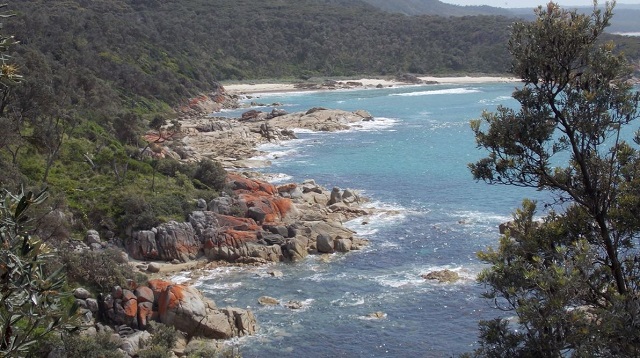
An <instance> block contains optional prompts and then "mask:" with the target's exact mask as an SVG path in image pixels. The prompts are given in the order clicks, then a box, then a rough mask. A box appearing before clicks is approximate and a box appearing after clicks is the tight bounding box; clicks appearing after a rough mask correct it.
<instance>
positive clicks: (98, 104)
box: [0, 0, 640, 232]
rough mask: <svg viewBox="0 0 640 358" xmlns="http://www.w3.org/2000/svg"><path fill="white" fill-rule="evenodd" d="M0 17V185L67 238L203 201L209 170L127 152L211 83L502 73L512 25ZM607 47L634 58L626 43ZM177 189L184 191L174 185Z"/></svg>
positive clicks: (188, 9)
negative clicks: (15, 77)
mask: <svg viewBox="0 0 640 358" xmlns="http://www.w3.org/2000/svg"><path fill="white" fill-rule="evenodd" d="M7 8H8V10H9V11H11V12H12V13H13V14H14V16H11V17H8V18H5V19H4V24H3V25H4V30H3V31H4V32H5V33H7V34H12V35H13V36H15V40H17V41H19V44H17V45H14V46H11V47H9V48H8V51H9V52H8V53H9V54H10V55H11V57H10V61H11V63H13V64H15V65H16V66H17V68H18V70H19V72H20V74H21V75H23V76H24V80H23V81H21V82H20V83H19V84H17V85H15V86H10V87H6V88H4V90H3V91H2V93H3V96H2V101H1V102H0V114H2V116H3V118H2V121H3V122H4V124H5V128H8V129H9V130H8V131H7V132H8V134H7V135H5V138H4V139H3V141H2V143H0V148H1V152H0V154H1V155H0V167H1V168H2V173H3V174H2V176H1V178H0V184H1V185H2V186H4V187H10V188H16V187H17V186H18V185H19V184H20V183H28V184H29V185H36V186H37V185H44V184H47V185H49V186H50V187H51V194H52V195H53V196H54V197H57V198H59V200H58V201H56V202H57V203H59V205H61V206H63V207H65V208H66V209H65V210H69V211H70V212H71V213H73V218H74V219H73V220H71V221H70V222H71V223H72V226H73V229H72V231H78V230H80V231H81V230H84V229H87V228H92V227H100V228H103V229H105V230H113V231H116V232H118V231H122V230H126V229H131V228H139V227H149V226H151V225H154V224H157V223H158V222H160V221H163V220H167V219H169V218H172V217H180V216H181V215H183V213H184V210H187V209H188V207H189V205H188V204H186V203H188V202H189V200H191V199H194V198H195V197H196V196H198V195H199V196H203V195H205V194H203V193H202V192H199V191H198V190H206V189H207V188H210V187H211V185H207V184H206V183H207V181H208V180H207V179H203V175H204V174H203V175H201V177H200V179H198V178H197V172H198V170H201V171H204V172H207V171H213V172H215V171H216V170H217V169H215V168H214V167H211V164H207V165H206V166H205V167H204V168H200V169H198V167H197V165H195V164H193V165H191V166H189V167H188V168H187V166H185V165H179V164H177V163H173V162H171V160H168V159H167V160H162V161H160V162H158V161H156V160H155V159H153V158H148V157H144V158H143V157H142V156H141V155H140V154H139V153H140V150H141V149H142V148H144V147H145V146H147V145H148V143H146V142H145V141H143V140H141V135H142V134H143V133H144V132H146V131H148V130H153V129H154V128H155V129H156V130H157V128H159V126H160V125H162V124H163V123H169V122H170V120H171V119H172V116H174V115H173V114H171V113H172V111H171V108H174V107H176V106H178V105H179V104H180V103H182V102H183V101H185V100H186V99H187V98H189V97H192V96H196V95H198V94H201V93H204V92H207V91H210V90H212V89H214V88H215V87H216V86H217V84H216V83H217V81H220V80H234V79H235V80H239V79H260V78H285V77H288V78H299V77H305V78H306V77H307V76H346V75H367V74H368V75H385V74H391V75H394V74H397V73H403V72H413V73H429V74H452V73H501V74H502V73H505V72H506V71H507V70H508V69H509V64H510V58H509V56H508V52H507V38H508V34H509V29H510V26H511V22H512V20H511V19H508V18H505V17H492V16H478V17H455V18H453V17H452V18H444V17H437V16H411V17H409V16H405V15H401V14H389V13H385V12H383V11H381V10H378V9H376V8H374V7H373V6H371V5H369V4H366V3H364V2H355V1H353V0H351V1H347V0H334V1H328V0H327V1H324V0H302V1H297V2H283V1H280V0H267V1H260V2H253V1H248V0H239V1H228V0H217V1H209V0H207V1H205V0H200V1H189V2H185V1H176V0H170V1H140V0H127V1H125V0H100V1H85V0H77V1H42V0H31V1H20V2H14V3H12V4H10V6H8V7H7ZM615 41H617V42H618V44H619V46H620V48H621V49H623V50H624V51H625V53H627V54H628V55H631V56H633V57H634V61H635V63H637V61H638V60H637V58H640V51H639V50H638V48H640V46H638V43H637V41H635V40H634V39H630V38H621V37H618V38H615ZM167 162H170V163H169V164H167ZM176 173H177V174H180V175H178V176H177V177H176V175H177V174H176ZM201 174H202V173H201ZM156 175H158V176H159V178H160V179H158V180H157V181H156ZM165 176H167V177H165ZM185 176H186V178H187V179H185ZM204 176H205V177H206V175H204ZM185 180H187V181H188V182H191V181H193V183H194V184H192V185H191V186H190V187H191V188H192V189H187V190H183V189H182V188H181V187H183V186H184V182H185ZM194 180H195V181H194ZM211 180H213V179H211ZM209 181H210V180H209ZM213 181H214V182H215V180H213ZM163 185H164V187H163ZM140 187H145V188H147V189H146V190H147V191H148V193H145V192H144V191H141V190H140ZM114 188H119V189H118V191H117V192H118V193H119V195H112V191H113V189H114ZM134 192H135V195H134V194H131V193H134ZM152 193H159V194H154V195H148V194H152ZM207 195H212V194H207ZM131 217H136V219H135V220H133V219H131Z"/></svg>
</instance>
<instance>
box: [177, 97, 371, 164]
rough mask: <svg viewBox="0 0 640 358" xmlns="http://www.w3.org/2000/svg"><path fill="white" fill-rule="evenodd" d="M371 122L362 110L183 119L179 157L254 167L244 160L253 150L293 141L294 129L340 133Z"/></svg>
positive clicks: (274, 111)
mask: <svg viewBox="0 0 640 358" xmlns="http://www.w3.org/2000/svg"><path fill="white" fill-rule="evenodd" d="M370 120H373V117H372V116H371V114H369V113H368V112H366V111H364V110H358V111H355V112H348V111H342V110H332V109H326V108H314V109H313V110H309V111H307V112H296V113H286V112H285V111H283V110H281V109H272V110H271V111H270V112H262V111H260V110H257V109H252V110H249V111H247V112H245V113H244V114H243V115H242V117H241V118H238V119H229V118H222V117H220V118H212V117H204V116H201V117H194V116H191V117H185V118H183V119H182V121H181V123H180V124H181V130H182V132H183V137H182V138H181V141H182V144H183V148H182V149H181V150H180V156H181V157H183V159H187V160H199V159H201V158H203V157H207V158H213V159H216V160H218V161H220V162H221V163H222V164H223V165H224V166H225V167H226V168H232V169H238V168H247V167H256V166H260V164H259V163H257V162H255V161H250V160H247V158H251V157H255V156H257V155H258V154H260V153H259V151H258V150H257V149H256V147H257V146H258V145H259V144H262V143H265V142H278V141H283V140H290V139H295V138H296V135H295V129H298V128H300V129H307V130H313V131H339V130H345V129H349V128H350V127H351V126H353V125H357V124H358V123H360V122H363V121H370Z"/></svg>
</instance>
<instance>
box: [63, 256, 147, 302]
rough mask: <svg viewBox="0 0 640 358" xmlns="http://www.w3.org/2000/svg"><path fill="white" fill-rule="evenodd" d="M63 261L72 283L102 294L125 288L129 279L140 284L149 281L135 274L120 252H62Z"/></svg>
mask: <svg viewBox="0 0 640 358" xmlns="http://www.w3.org/2000/svg"><path fill="white" fill-rule="evenodd" d="M61 259H62V262H63V263H64V264H65V266H66V268H67V276H68V278H69V280H70V281H73V282H77V283H80V284H82V285H84V286H87V287H89V288H91V289H94V290H97V291H100V292H101V291H104V290H111V288H112V287H114V286H125V285H126V281H127V279H130V280H134V281H136V282H138V283H142V282H145V281H146V279H147V278H146V276H144V275H140V274H137V272H136V273H134V271H133V270H131V267H130V266H129V265H128V264H126V260H124V258H123V257H122V255H121V254H120V251H118V250H115V249H107V250H104V251H101V252H96V251H88V252H82V253H75V252H62V253H61Z"/></svg>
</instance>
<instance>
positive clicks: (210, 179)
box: [193, 159, 227, 191]
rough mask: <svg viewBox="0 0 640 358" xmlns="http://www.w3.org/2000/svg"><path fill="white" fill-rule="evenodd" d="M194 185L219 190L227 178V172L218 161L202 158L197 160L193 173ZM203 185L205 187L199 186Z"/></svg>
mask: <svg viewBox="0 0 640 358" xmlns="http://www.w3.org/2000/svg"><path fill="white" fill-rule="evenodd" d="M193 177H194V179H196V180H194V185H195V186H196V187H199V188H200V189H212V190H215V191H220V190H222V189H223V188H224V185H225V183H226V179H227V172H226V171H225V170H224V168H223V167H222V164H220V162H214V161H213V160H209V159H203V160H201V161H200V162H198V165H197V166H196V171H195V173H194V175H193ZM202 185H204V186H205V187H204V188H203V187H201V186H202Z"/></svg>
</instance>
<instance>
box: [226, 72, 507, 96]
mask: <svg viewBox="0 0 640 358" xmlns="http://www.w3.org/2000/svg"><path fill="white" fill-rule="evenodd" d="M419 78H420V79H421V80H423V81H436V82H438V83H443V84H447V83H448V84H451V83H457V84H465V83H496V82H499V83H506V82H518V81H519V80H518V79H517V78H511V77H491V76H484V77H470V76H464V77H434V76H426V77H419ZM339 82H342V83H346V82H360V83H362V85H363V86H364V87H375V86H377V85H382V86H384V87H389V86H392V87H395V86H404V85H408V83H405V82H398V81H395V80H389V79H377V78H361V79H353V80H340V81H339ZM224 88H225V89H226V90H227V92H229V93H232V94H252V93H268V92H294V91H304V89H300V88H296V87H295V85H294V84H293V83H256V84H247V83H242V84H226V85H224Z"/></svg>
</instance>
